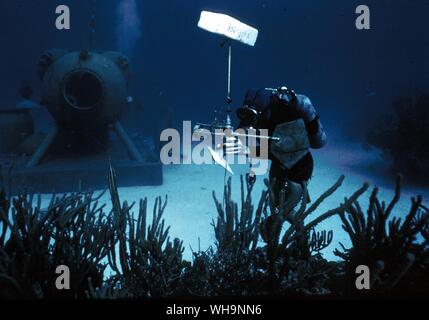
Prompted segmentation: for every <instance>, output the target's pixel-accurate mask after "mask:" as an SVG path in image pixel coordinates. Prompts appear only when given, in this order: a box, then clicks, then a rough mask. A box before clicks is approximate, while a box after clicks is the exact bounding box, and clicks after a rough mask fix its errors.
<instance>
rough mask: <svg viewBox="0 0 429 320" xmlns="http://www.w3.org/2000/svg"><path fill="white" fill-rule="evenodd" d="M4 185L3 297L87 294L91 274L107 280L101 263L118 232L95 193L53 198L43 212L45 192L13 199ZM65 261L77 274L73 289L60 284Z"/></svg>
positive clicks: (96, 280)
mask: <svg viewBox="0 0 429 320" xmlns="http://www.w3.org/2000/svg"><path fill="white" fill-rule="evenodd" d="M0 189H1V190H2V191H1V194H0V203H1V208H0V225H1V227H2V228H1V230H2V231H1V236H0V282H1V286H0V296H5V297H7V296H13V297H21V298H61V297H69V298H83V297H84V296H85V290H86V289H87V288H88V283H87V279H88V277H91V278H92V279H93V280H92V281H93V283H92V285H94V286H99V285H100V284H101V283H102V280H103V272H104V266H103V265H102V263H101V261H102V259H103V258H104V257H106V255H107V249H106V248H107V247H108V246H109V244H110V245H113V244H114V242H115V236H114V230H113V229H112V225H111V221H110V220H109V219H108V218H107V217H106V216H105V215H104V214H103V206H98V203H97V198H94V196H93V194H85V195H83V194H72V195H64V196H62V197H55V196H53V197H52V199H51V202H50V204H49V206H48V208H47V209H46V210H42V207H41V197H40V196H39V197H37V199H35V198H34V197H33V196H27V195H22V196H18V197H16V198H13V199H10V198H9V199H7V198H6V195H5V192H4V191H3V189H2V188H0ZM60 265H66V266H68V267H69V269H70V273H72V274H73V277H72V278H71V290H65V291H60V290H57V288H56V287H55V280H56V278H57V275H56V274H55V270H56V268H57V267H58V266H60Z"/></svg>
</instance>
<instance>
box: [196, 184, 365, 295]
mask: <svg viewBox="0 0 429 320" xmlns="http://www.w3.org/2000/svg"><path fill="white" fill-rule="evenodd" d="M343 180H344V177H341V178H340V179H339V180H338V181H337V183H336V184H335V185H334V186H333V187H332V188H330V189H329V190H328V191H327V192H325V193H324V194H323V195H322V196H321V197H320V198H319V199H317V200H316V201H315V202H314V204H313V205H312V206H311V207H310V208H308V209H307V202H308V201H307V200H308V198H307V196H304V197H303V198H302V199H301V202H300V205H299V208H298V209H295V208H294V207H292V206H291V205H290V204H289V203H288V202H287V201H286V199H285V193H284V192H282V193H281V195H280V206H276V205H274V201H273V199H274V192H273V188H272V185H270V184H269V183H268V181H266V184H267V186H268V190H266V191H263V192H262V195H261V197H260V200H259V203H258V206H257V207H256V210H255V208H254V207H253V205H252V200H251V193H252V190H253V186H254V183H255V181H254V180H252V179H249V176H246V188H245V187H244V183H243V177H241V209H240V212H239V210H238V205H237V204H236V203H235V202H234V201H233V200H232V199H231V180H229V181H228V183H227V184H226V186H225V191H224V192H225V199H224V200H225V202H224V204H222V203H221V202H220V201H219V200H217V198H216V196H215V194H213V197H214V200H215V203H216V207H217V210H218V220H217V224H213V226H214V229H215V235H216V240H217V242H216V244H217V251H216V252H211V253H210V254H208V255H207V254H206V255H203V256H201V255H200V256H198V259H199V260H198V263H200V264H201V265H204V266H205V267H204V268H203V270H206V272H208V274H209V278H211V279H212V278H215V279H216V283H219V284H220V285H222V287H221V288H222V289H221V290H226V292H228V294H239V293H241V294H243V293H246V294H249V293H253V294H255V292H258V293H259V294H262V293H264V292H265V293H274V292H283V293H284V292H285V291H289V292H290V291H293V292H295V293H296V292H298V291H300V292H302V293H303V292H306V293H309V292H314V293H319V294H320V293H326V292H328V291H329V290H328V289H321V290H319V291H318V289H316V287H319V288H323V287H324V286H325V287H326V286H327V284H326V283H324V284H323V285H322V284H321V283H320V281H319V280H320V279H322V281H323V280H326V275H327V273H329V272H330V271H331V269H332V268H331V266H330V265H329V263H327V262H326V261H324V260H323V259H322V258H321V256H320V254H316V255H314V254H313V253H314V252H316V253H318V252H319V251H320V250H322V249H324V248H326V247H327V246H328V245H329V244H330V243H331V241H332V232H326V231H322V232H316V231H314V228H315V227H316V226H317V225H318V224H319V223H320V222H322V221H324V220H325V219H328V218H329V217H331V216H333V215H335V214H339V213H341V212H344V211H345V210H347V209H348V208H349V207H350V206H351V205H352V204H353V202H354V201H355V200H356V199H357V198H358V197H359V196H360V195H361V194H362V193H364V192H365V191H366V190H367V188H368V185H366V184H365V185H364V186H363V187H362V188H361V189H359V190H358V191H357V192H356V193H355V194H353V195H352V196H351V198H350V199H349V200H346V201H345V203H344V204H342V205H340V206H339V207H337V208H335V209H332V210H329V211H327V212H325V213H323V214H321V215H319V216H318V217H317V218H315V219H313V220H311V221H310V222H308V223H305V222H304V220H305V219H306V218H308V217H309V216H310V215H311V214H312V213H314V212H315V211H316V210H317V208H318V207H319V205H320V204H321V203H322V202H323V201H324V200H325V199H326V198H327V197H329V196H331V195H332V194H333V193H334V192H335V191H336V190H337V189H338V188H339V187H340V186H341V184H342V182H343ZM303 194H304V195H306V194H307V192H306V190H304V193H303ZM286 225H287V227H286V231H285V232H284V233H283V237H281V235H282V230H284V226H286ZM311 231H313V235H312V236H310V233H311ZM261 239H262V240H263V241H264V242H265V244H266V245H265V247H263V248H261V247H258V244H259V243H260V240H261ZM207 265H210V266H211V267H215V268H214V269H213V268H212V269H210V268H209V267H207ZM207 270H208V271H207ZM304 288H309V289H304ZM219 289H220V288H219ZM223 292H225V291H223Z"/></svg>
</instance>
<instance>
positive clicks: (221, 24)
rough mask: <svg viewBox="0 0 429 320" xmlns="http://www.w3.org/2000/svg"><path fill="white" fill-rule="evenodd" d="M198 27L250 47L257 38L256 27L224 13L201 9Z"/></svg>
mask: <svg viewBox="0 0 429 320" xmlns="http://www.w3.org/2000/svg"><path fill="white" fill-rule="evenodd" d="M198 27H200V28H201V29H204V30H207V31H209V32H213V33H217V34H220V35H223V36H225V37H228V38H230V39H233V40H237V41H239V42H241V43H244V44H247V45H249V46H252V47H253V46H254V45H255V43H256V40H257V39H258V30H257V29H255V28H252V27H251V26H248V25H247V24H244V23H242V22H240V21H238V20H237V19H234V18H232V17H230V16H227V15H226V14H221V13H214V12H209V11H203V12H201V17H200V21H199V22H198Z"/></svg>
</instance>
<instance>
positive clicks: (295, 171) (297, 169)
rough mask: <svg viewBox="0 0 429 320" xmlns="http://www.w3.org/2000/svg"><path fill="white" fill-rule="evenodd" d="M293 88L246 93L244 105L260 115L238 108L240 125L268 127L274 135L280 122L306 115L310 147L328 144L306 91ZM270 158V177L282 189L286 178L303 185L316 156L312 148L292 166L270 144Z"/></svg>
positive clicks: (309, 175)
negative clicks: (282, 91) (299, 92)
mask: <svg viewBox="0 0 429 320" xmlns="http://www.w3.org/2000/svg"><path fill="white" fill-rule="evenodd" d="M290 92H291V94H288V95H281V94H279V93H276V92H274V91H273V90H272V89H270V90H267V89H258V90H249V91H248V92H247V93H246V97H245V100H244V106H245V107H246V106H247V107H250V108H251V109H253V110H256V112H257V116H254V117H248V116H246V112H237V114H238V116H239V118H240V125H239V127H240V128H245V127H253V128H256V129H268V133H269V135H271V136H272V135H273V133H274V130H275V129H276V127H277V126H278V125H280V124H282V123H285V122H292V121H295V120H298V119H303V120H304V123H305V130H306V131H307V135H308V138H309V141H310V146H311V148H321V147H323V146H324V145H325V144H326V135H325V133H324V131H323V127H322V125H321V123H320V120H319V117H318V116H317V114H316V111H315V109H314V107H313V105H312V104H311V101H310V99H308V98H307V97H306V96H304V95H295V94H294V93H293V91H290ZM241 111H242V109H241ZM255 114H256V113H255ZM269 159H270V160H272V163H271V168H270V180H271V181H273V180H274V179H275V185H274V191H275V193H278V192H280V190H281V189H283V188H284V187H285V185H286V182H287V181H292V182H295V183H297V184H299V185H303V184H304V183H307V182H308V181H309V180H310V178H311V176H312V173H313V157H312V155H311V153H310V151H309V150H308V152H307V153H305V154H304V155H302V156H300V158H299V159H297V161H296V163H295V164H294V165H293V166H291V167H289V168H288V167H287V166H285V165H284V164H283V163H282V162H281V160H279V159H278V158H277V157H276V156H275V155H274V154H273V153H272V152H271V147H270V149H269Z"/></svg>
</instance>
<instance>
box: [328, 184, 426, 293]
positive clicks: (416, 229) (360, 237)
mask: <svg viewBox="0 0 429 320" xmlns="http://www.w3.org/2000/svg"><path fill="white" fill-rule="evenodd" d="M400 196H401V177H400V176H398V178H397V181H396V189H395V195H394V197H393V199H392V201H391V202H390V203H389V204H388V205H386V203H385V202H380V200H379V199H378V188H375V189H374V190H373V192H372V194H371V197H370V199H369V206H368V209H367V211H366V214H365V213H364V211H363V210H362V208H361V206H360V204H359V202H358V201H355V202H354V205H353V206H351V207H349V208H348V209H347V210H346V213H344V212H342V213H341V214H340V217H341V220H342V222H343V228H344V230H345V231H347V233H348V234H349V237H350V239H351V242H352V247H351V248H349V249H346V248H345V247H344V246H343V245H342V244H341V247H342V250H341V251H340V250H338V249H337V250H335V254H336V255H337V256H339V257H341V258H342V259H344V261H345V263H346V276H347V278H349V282H346V284H347V286H348V288H354V286H353V285H352V284H351V283H350V282H354V278H355V277H356V275H355V270H356V267H357V266H359V265H366V266H368V267H369V268H370V270H372V279H371V293H374V292H386V291H390V290H392V289H393V288H394V287H396V286H397V285H398V284H399V283H400V282H401V280H402V279H403V278H404V276H405V275H406V274H408V273H409V272H410V271H411V270H412V267H413V266H414V265H415V264H416V261H417V260H419V259H421V258H422V257H424V256H425V255H426V254H427V242H426V245H425V243H419V242H418V241H417V237H418V235H419V233H423V234H424V233H425V232H426V230H427V228H428V223H429V212H428V211H427V210H425V211H424V212H419V210H420V208H421V206H422V198H421V197H417V198H413V199H412V204H411V208H410V211H409V212H408V214H407V215H406V216H405V218H404V220H403V221H402V219H401V218H397V217H394V218H392V219H390V220H389V218H390V216H391V214H392V211H393V209H394V208H395V205H396V204H397V202H398V201H399V199H400ZM425 246H426V254H425V253H424V252H425Z"/></svg>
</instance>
